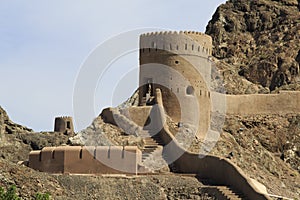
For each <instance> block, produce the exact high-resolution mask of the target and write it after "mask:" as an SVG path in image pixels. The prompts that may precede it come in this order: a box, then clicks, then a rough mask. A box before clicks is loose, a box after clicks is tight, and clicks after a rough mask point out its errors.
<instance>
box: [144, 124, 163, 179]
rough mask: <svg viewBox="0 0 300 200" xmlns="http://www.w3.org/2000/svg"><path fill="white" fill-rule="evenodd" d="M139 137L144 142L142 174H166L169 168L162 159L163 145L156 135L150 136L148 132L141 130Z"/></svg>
mask: <svg viewBox="0 0 300 200" xmlns="http://www.w3.org/2000/svg"><path fill="white" fill-rule="evenodd" d="M139 136H140V137H142V138H143V140H144V149H143V150H142V163H141V166H142V169H141V170H142V173H157V172H168V171H169V167H168V164H167V162H166V160H165V159H164V157H163V155H164V154H163V146H164V143H163V141H162V140H161V139H160V137H159V136H158V135H153V136H151V134H150V132H149V131H147V130H143V131H142V132H141V133H139Z"/></svg>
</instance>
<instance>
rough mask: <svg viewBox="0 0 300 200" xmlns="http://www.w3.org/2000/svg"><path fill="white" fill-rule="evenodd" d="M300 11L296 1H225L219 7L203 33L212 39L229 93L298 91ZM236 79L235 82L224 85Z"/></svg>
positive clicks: (215, 54)
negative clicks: (279, 90) (231, 78)
mask: <svg viewBox="0 0 300 200" xmlns="http://www.w3.org/2000/svg"><path fill="white" fill-rule="evenodd" d="M299 13H300V1H299V0H255V1H243V0H229V1H227V2H226V3H225V4H223V5H221V6H220V7H219V8H218V9H217V11H216V12H215V14H214V15H213V17H212V19H211V21H210V22H209V24H208V25H207V27H206V33H207V34H209V35H211V36H212V38H213V45H214V49H213V56H214V57H216V58H217V59H218V60H219V61H218V63H219V65H221V68H223V72H224V74H223V75H224V79H225V80H224V81H225V87H226V90H227V93H232V94H236V93H266V92H267V90H268V89H269V90H270V91H271V92H272V91H274V90H276V89H277V88H280V87H281V89H287V90H300V86H299V85H300V75H299V63H300V14H299ZM234 76H236V77H238V80H239V81H233V82H230V81H228V79H230V77H234ZM245 79H247V80H248V81H250V82H251V83H249V82H248V83H247V81H246V80H245ZM234 80H237V79H234ZM240 84H242V88H241V86H240ZM252 84H256V85H257V86H253V85H252ZM248 87H250V88H251V87H252V89H250V90H247V88H248ZM235 88H241V89H240V91H236V89H235ZM262 88H265V89H263V90H262Z"/></svg>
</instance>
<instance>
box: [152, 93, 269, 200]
mask: <svg viewBox="0 0 300 200" xmlns="http://www.w3.org/2000/svg"><path fill="white" fill-rule="evenodd" d="M157 98H161V94H160V91H159V90H158V91H157ZM158 102H162V100H161V99H160V100H158ZM159 108H160V109H159V111H158V112H157V117H156V119H157V121H156V123H157V126H163V129H162V130H161V131H160V133H159V134H160V137H161V138H162V140H163V141H164V143H165V144H167V145H166V146H165V147H164V152H165V153H166V154H167V155H168V158H169V159H170V160H176V161H175V165H176V169H177V170H179V172H181V173H197V174H198V175H199V177H200V178H203V179H210V180H212V181H213V182H214V183H215V184H217V185H226V186H230V187H232V188H234V189H236V190H238V191H241V192H242V193H243V194H244V195H246V196H247V197H248V198H249V199H256V200H260V199H269V198H268V197H267V196H266V195H265V194H263V193H261V191H259V189H258V188H257V187H256V186H255V185H254V184H253V182H252V181H251V179H250V178H248V177H247V176H246V175H245V174H244V173H243V172H242V170H241V169H240V168H239V167H237V166H236V165H235V164H233V163H232V162H230V161H229V160H228V159H224V158H220V157H216V156H210V155H207V156H205V157H203V158H200V157H199V155H198V154H195V153H191V152H188V151H185V150H184V149H182V148H181V147H180V145H179V144H178V143H177V141H176V139H175V138H174V136H173V135H172V134H171V133H170V131H169V129H168V127H167V126H166V125H163V124H162V123H163V122H164V121H165V120H164V110H163V107H162V105H161V106H160V107H159ZM178 155H181V156H179V158H178Z"/></svg>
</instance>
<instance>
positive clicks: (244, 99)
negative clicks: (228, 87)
mask: <svg viewBox="0 0 300 200" xmlns="http://www.w3.org/2000/svg"><path fill="white" fill-rule="evenodd" d="M212 102H213V104H214V105H213V106H212V108H213V109H212V111H220V110H223V111H224V110H225V113H226V114H228V115H241V116H246V115H254V114H287V113H300V92H297V91H280V92H279V93H278V94H249V95H224V94H219V93H212Z"/></svg>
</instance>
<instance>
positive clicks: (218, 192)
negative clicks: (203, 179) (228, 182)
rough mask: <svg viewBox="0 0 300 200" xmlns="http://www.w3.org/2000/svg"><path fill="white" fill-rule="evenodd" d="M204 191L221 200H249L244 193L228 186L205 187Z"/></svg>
mask: <svg viewBox="0 0 300 200" xmlns="http://www.w3.org/2000/svg"><path fill="white" fill-rule="evenodd" d="M202 190H204V191H205V192H207V193H208V194H211V195H212V196H215V197H216V198H217V199H220V200H248V198H246V197H245V196H244V195H243V194H242V193H240V192H237V191H235V190H234V189H232V188H229V187H228V186H205V187H203V188H202Z"/></svg>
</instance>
